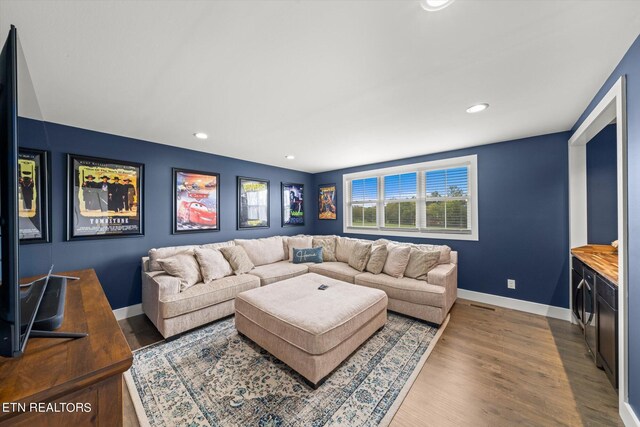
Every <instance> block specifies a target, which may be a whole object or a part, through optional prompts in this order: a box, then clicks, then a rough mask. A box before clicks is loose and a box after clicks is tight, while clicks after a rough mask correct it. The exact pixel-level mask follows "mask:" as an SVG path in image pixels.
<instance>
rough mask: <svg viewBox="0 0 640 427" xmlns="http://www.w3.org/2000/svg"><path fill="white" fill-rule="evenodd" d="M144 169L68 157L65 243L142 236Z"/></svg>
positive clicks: (119, 161)
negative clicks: (66, 241)
mask: <svg viewBox="0 0 640 427" xmlns="http://www.w3.org/2000/svg"><path fill="white" fill-rule="evenodd" d="M143 179H144V165H143V164H141V163H132V162H126V161H121V160H109V159H100V158H95V157H85V156H76V155H73V154H68V155H67V181H68V193H67V199H68V206H67V240H76V239H97V238H107V237H132V236H142V235H144V224H143V218H144V206H143V205H144V203H143V200H144V198H143V195H144V192H143Z"/></svg>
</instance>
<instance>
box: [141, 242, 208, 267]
mask: <svg viewBox="0 0 640 427" xmlns="http://www.w3.org/2000/svg"><path fill="white" fill-rule="evenodd" d="M195 248H197V246H195V245H187V246H168V247H166V248H153V249H151V250H149V271H164V270H163V269H162V266H160V264H159V263H158V260H159V259H163V258H170V257H172V256H174V255H177V254H180V253H184V252H189V251H193V250H194V249H195Z"/></svg>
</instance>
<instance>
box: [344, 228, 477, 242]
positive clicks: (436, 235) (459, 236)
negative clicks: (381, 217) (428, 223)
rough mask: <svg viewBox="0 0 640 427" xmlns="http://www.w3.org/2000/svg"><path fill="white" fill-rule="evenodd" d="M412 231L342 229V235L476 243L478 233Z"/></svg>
mask: <svg viewBox="0 0 640 427" xmlns="http://www.w3.org/2000/svg"><path fill="white" fill-rule="evenodd" d="M410 230H413V231H405V230H403V229H389V228H375V227H347V226H344V227H343V232H344V233H349V234H366V235H373V236H392V237H394V236H395V237H412V238H414V239H436V240H469V241H476V242H477V241H478V240H480V239H479V237H478V231H477V230H475V231H474V232H471V233H446V232H429V231H418V229H410Z"/></svg>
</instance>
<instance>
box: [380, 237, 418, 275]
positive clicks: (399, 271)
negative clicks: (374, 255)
mask: <svg viewBox="0 0 640 427" xmlns="http://www.w3.org/2000/svg"><path fill="white" fill-rule="evenodd" d="M387 250H388V251H389V253H388V254H387V260H386V261H385V263H384V267H383V268H382V272H383V273H384V274H387V275H389V276H391V277H395V278H398V279H400V278H401V277H402V276H403V275H404V270H405V269H406V268H407V264H408V263H409V258H410V256H411V248H410V247H409V246H404V245H394V244H391V243H390V244H388V245H387Z"/></svg>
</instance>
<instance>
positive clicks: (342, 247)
mask: <svg viewBox="0 0 640 427" xmlns="http://www.w3.org/2000/svg"><path fill="white" fill-rule="evenodd" d="M357 241H358V240H356V239H351V238H349V237H338V238H336V260H337V261H340V262H346V263H348V262H349V258H350V257H351V252H352V251H353V245H355V244H356V242H357Z"/></svg>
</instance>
